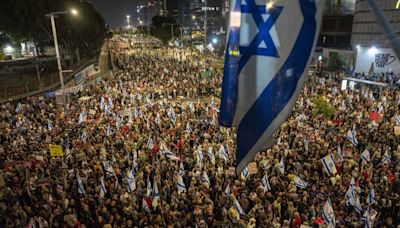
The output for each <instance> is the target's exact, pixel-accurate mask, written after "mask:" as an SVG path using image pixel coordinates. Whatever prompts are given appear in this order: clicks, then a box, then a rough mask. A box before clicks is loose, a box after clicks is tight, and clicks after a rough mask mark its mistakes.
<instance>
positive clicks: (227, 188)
mask: <svg viewBox="0 0 400 228" xmlns="http://www.w3.org/2000/svg"><path fill="white" fill-rule="evenodd" d="M224 192H225V196H226V197H229V196H230V195H231V187H230V185H229V184H228V185H226V188H225V191H224Z"/></svg>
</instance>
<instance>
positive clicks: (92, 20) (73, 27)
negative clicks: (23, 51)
mask: <svg viewBox="0 0 400 228" xmlns="http://www.w3.org/2000/svg"><path fill="white" fill-rule="evenodd" d="M70 9H76V10H77V11H78V15H76V16H73V15H60V16H58V17H57V18H56V24H57V35H58V40H59V45H60V47H61V50H62V51H63V54H66V55H68V56H69V57H70V61H71V63H74V62H75V63H76V62H77V61H79V59H80V58H82V57H88V56H94V55H96V54H98V52H99V51H100V48H101V46H102V45H103V42H104V39H105V35H106V29H105V22H104V19H103V17H102V16H101V15H100V14H99V13H98V12H97V11H96V10H95V9H94V7H93V5H92V4H91V3H88V2H86V1H80V2H79V1H77V0H1V7H0V31H1V32H3V33H6V34H8V35H9V36H10V38H11V40H12V41H14V42H25V41H32V42H34V43H35V46H36V48H37V53H39V55H42V54H43V53H44V48H45V47H46V46H51V45H52V42H53V35H52V29H51V23H50V19H49V18H48V17H46V14H49V13H51V12H56V11H68V10H70Z"/></svg>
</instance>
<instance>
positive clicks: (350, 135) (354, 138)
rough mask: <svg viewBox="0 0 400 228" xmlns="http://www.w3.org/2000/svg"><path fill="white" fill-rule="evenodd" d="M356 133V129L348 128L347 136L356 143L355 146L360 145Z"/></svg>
mask: <svg viewBox="0 0 400 228" xmlns="http://www.w3.org/2000/svg"><path fill="white" fill-rule="evenodd" d="M356 134H357V132H356V131H355V130H353V131H352V130H350V129H348V130H347V134H346V138H347V139H348V140H349V141H350V142H351V143H352V144H353V145H354V146H358V141H357V138H356Z"/></svg>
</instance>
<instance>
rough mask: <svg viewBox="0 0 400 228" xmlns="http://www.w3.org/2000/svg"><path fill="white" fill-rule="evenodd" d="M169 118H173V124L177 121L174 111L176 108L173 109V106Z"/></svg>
mask: <svg viewBox="0 0 400 228" xmlns="http://www.w3.org/2000/svg"><path fill="white" fill-rule="evenodd" d="M169 118H170V119H171V122H172V123H173V124H175V123H176V117H175V112H174V110H173V109H172V108H171V109H170V111H169Z"/></svg>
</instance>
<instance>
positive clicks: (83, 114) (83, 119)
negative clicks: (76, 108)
mask: <svg viewBox="0 0 400 228" xmlns="http://www.w3.org/2000/svg"><path fill="white" fill-rule="evenodd" d="M86 121H87V113H86V112H81V113H80V114H79V120H78V124H81V123H83V122H86Z"/></svg>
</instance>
